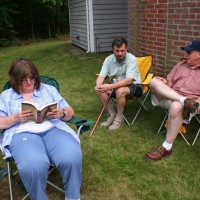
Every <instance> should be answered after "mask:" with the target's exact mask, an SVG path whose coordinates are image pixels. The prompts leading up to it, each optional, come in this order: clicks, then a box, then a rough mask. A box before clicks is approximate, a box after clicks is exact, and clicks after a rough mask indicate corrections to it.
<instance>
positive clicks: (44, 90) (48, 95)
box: [0, 83, 80, 157]
mask: <svg viewBox="0 0 200 200" xmlns="http://www.w3.org/2000/svg"><path fill="white" fill-rule="evenodd" d="M23 100H24V99H23V97H22V95H20V94H18V93H16V92H15V91H14V90H13V89H12V88H10V89H8V90H5V91H4V92H2V94H1V96H0V117H7V116H10V115H14V114H16V113H18V112H21V103H22V102H23ZM33 101H34V102H35V103H37V104H38V106H39V107H41V106H44V105H46V104H48V103H51V102H57V103H58V108H60V109H61V108H65V107H68V106H69V104H68V103H67V102H66V101H65V99H64V98H63V97H62V96H61V95H60V94H59V92H58V91H57V89H56V88H55V87H53V86H50V85H47V84H43V83H42V84H41V87H40V89H39V90H35V91H34V93H33ZM49 121H50V122H51V123H52V125H53V126H55V127H57V128H59V129H61V130H63V131H66V132H67V133H70V134H72V135H73V136H74V138H75V139H76V140H77V141H78V142H80V140H79V137H78V136H77V134H76V133H75V132H74V130H73V129H71V128H70V127H69V126H68V125H67V124H66V122H63V121H61V120H60V119H51V120H49ZM19 125H20V123H16V124H15V125H14V126H12V127H10V128H8V129H6V130H5V131H4V133H3V134H0V147H1V149H2V151H3V152H4V153H5V157H10V152H9V151H8V149H7V148H6V146H7V145H9V144H10V142H11V140H12V137H13V135H14V134H15V132H16V129H17V128H18V126H19Z"/></svg>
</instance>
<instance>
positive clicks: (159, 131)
mask: <svg viewBox="0 0 200 200" xmlns="http://www.w3.org/2000/svg"><path fill="white" fill-rule="evenodd" d="M165 112H166V111H165ZM167 116H168V113H167V112H166V114H165V117H164V119H163V121H162V123H161V125H160V127H159V129H158V132H157V133H158V134H160V133H162V132H161V129H162V127H163V126H164V123H165V121H166V119H167Z"/></svg>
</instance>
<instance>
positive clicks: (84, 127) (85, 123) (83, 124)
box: [67, 116, 95, 135]
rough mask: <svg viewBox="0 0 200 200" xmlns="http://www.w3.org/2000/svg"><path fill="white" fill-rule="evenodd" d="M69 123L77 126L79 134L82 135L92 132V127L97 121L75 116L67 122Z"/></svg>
mask: <svg viewBox="0 0 200 200" xmlns="http://www.w3.org/2000/svg"><path fill="white" fill-rule="evenodd" d="M67 123H70V124H74V125H76V127H77V129H78V131H77V134H78V135H80V134H82V133H84V132H86V131H88V130H90V126H91V125H92V124H95V121H92V120H88V119H85V118H79V117H75V116H73V117H72V118H71V119H70V120H69V121H67Z"/></svg>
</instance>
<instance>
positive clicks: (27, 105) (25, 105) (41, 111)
mask: <svg viewBox="0 0 200 200" xmlns="http://www.w3.org/2000/svg"><path fill="white" fill-rule="evenodd" d="M56 108H57V103H56V102H53V103H49V104H46V105H45V106H42V107H41V108H38V105H37V104H35V103H33V102H26V101H24V102H22V111H23V110H31V111H32V112H33V114H34V116H31V117H28V118H27V119H28V120H32V121H35V122H37V123H40V122H42V121H43V120H44V119H45V118H46V114H47V112H50V111H52V110H53V109H56Z"/></svg>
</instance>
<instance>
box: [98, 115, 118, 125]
mask: <svg viewBox="0 0 200 200" xmlns="http://www.w3.org/2000/svg"><path fill="white" fill-rule="evenodd" d="M114 119H115V116H113V117H108V119H107V120H106V121H105V122H102V123H101V126H104V127H108V126H110V125H111V124H112V123H113V121H114Z"/></svg>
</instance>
